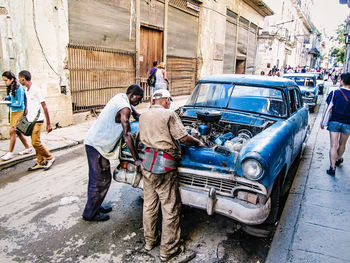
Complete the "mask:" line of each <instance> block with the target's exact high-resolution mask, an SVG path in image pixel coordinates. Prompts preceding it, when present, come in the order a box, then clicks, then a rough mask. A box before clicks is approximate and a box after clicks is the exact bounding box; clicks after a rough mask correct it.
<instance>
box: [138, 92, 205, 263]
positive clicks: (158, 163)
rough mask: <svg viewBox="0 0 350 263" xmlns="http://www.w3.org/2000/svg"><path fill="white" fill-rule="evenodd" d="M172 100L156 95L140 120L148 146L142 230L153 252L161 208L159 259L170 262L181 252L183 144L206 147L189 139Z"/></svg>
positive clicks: (141, 137) (143, 167)
mask: <svg viewBox="0 0 350 263" xmlns="http://www.w3.org/2000/svg"><path fill="white" fill-rule="evenodd" d="M171 101H172V99H171V96H170V93H169V91H168V90H166V89H161V90H157V91H155V93H154V94H153V105H152V106H151V107H150V109H149V110H148V111H147V112H145V113H143V114H142V115H141V116H140V120H139V127H140V140H141V143H143V144H144V146H145V148H146V149H145V155H144V158H143V162H142V166H141V171H142V174H143V196H144V204H143V228H144V235H145V241H146V245H145V249H146V250H147V251H149V250H151V249H153V248H154V247H155V246H156V245H157V243H158V241H159V235H158V232H157V229H156V225H157V220H158V212H159V207H161V209H162V217H163V222H162V235H161V247H160V258H161V260H162V261H167V260H168V259H169V258H171V257H173V256H174V255H177V254H178V253H179V252H181V250H180V246H179V241H180V225H179V223H180V208H181V200H180V193H179V189H178V182H177V166H176V164H177V161H179V160H180V158H181V149H180V144H179V142H181V143H185V144H187V145H193V146H199V147H203V146H204V144H203V143H202V142H201V141H199V140H197V139H196V138H194V137H192V136H191V135H189V134H188V133H187V131H186V129H185V127H184V126H183V124H182V122H181V120H180V118H179V116H178V115H177V114H176V113H175V112H174V111H172V110H170V109H169V108H170V103H171Z"/></svg>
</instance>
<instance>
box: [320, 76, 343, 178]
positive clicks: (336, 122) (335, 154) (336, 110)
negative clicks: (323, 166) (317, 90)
mask: <svg viewBox="0 0 350 263" xmlns="http://www.w3.org/2000/svg"><path fill="white" fill-rule="evenodd" d="M326 102H327V104H330V103H333V106H332V114H331V115H330V118H329V123H328V127H327V130H328V131H329V134H330V150H329V159H330V167H329V169H328V170H327V174H329V175H333V176H334V175H335V170H336V166H339V165H340V164H342V163H343V161H344V159H343V157H342V156H343V154H344V152H345V147H346V143H347V141H348V139H349V135H350V73H349V72H347V73H343V74H342V75H341V76H340V89H337V90H334V91H333V92H330V93H329V94H328V97H327V100H326ZM327 109H328V107H326V110H325V112H324V114H323V116H325V115H326V114H325V113H326V111H327ZM323 119H324V118H322V120H323ZM324 124H325V123H323V121H322V123H321V129H324V127H325V125H324Z"/></svg>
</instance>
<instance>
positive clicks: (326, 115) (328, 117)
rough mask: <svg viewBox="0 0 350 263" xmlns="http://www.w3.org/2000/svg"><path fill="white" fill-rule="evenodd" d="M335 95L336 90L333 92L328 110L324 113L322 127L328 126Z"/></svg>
mask: <svg viewBox="0 0 350 263" xmlns="http://www.w3.org/2000/svg"><path fill="white" fill-rule="evenodd" d="M334 93H335V90H334V91H333V94H332V99H331V101H330V102H329V104H328V106H327V109H326V111H325V113H324V116H323V120H322V125H323V126H328V122H329V119H330V117H331V115H332V108H333V98H334Z"/></svg>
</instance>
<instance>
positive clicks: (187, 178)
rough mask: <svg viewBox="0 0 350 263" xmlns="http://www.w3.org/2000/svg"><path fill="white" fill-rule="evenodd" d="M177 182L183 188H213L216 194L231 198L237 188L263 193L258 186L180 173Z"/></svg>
mask: <svg viewBox="0 0 350 263" xmlns="http://www.w3.org/2000/svg"><path fill="white" fill-rule="evenodd" d="M179 181H180V184H181V185H183V186H190V187H195V188H199V189H205V190H209V189H210V188H212V187H214V188H215V190H216V191H217V193H220V194H222V195H227V196H232V193H233V192H234V191H235V189H238V188H239V189H246V190H251V191H253V192H257V193H264V190H263V189H261V188H260V187H259V186H258V185H254V184H250V183H246V182H240V181H237V180H228V179H222V178H214V177H208V176H202V175H194V174H184V173H180V174H179Z"/></svg>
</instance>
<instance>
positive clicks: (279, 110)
mask: <svg viewBox="0 0 350 263" xmlns="http://www.w3.org/2000/svg"><path fill="white" fill-rule="evenodd" d="M187 105H190V106H199V107H218V108H226V107H227V108H229V109H233V110H239V111H247V112H256V113H260V114H266V115H271V116H278V117H283V116H286V114H287V110H286V104H285V101H284V99H283V94H282V91H281V90H278V89H274V88H267V87H254V86H241V85H236V86H234V85H233V84H225V83H200V84H198V85H197V86H196V88H195V90H194V92H193V93H192V96H191V97H190V98H189V100H188V102H187Z"/></svg>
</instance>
